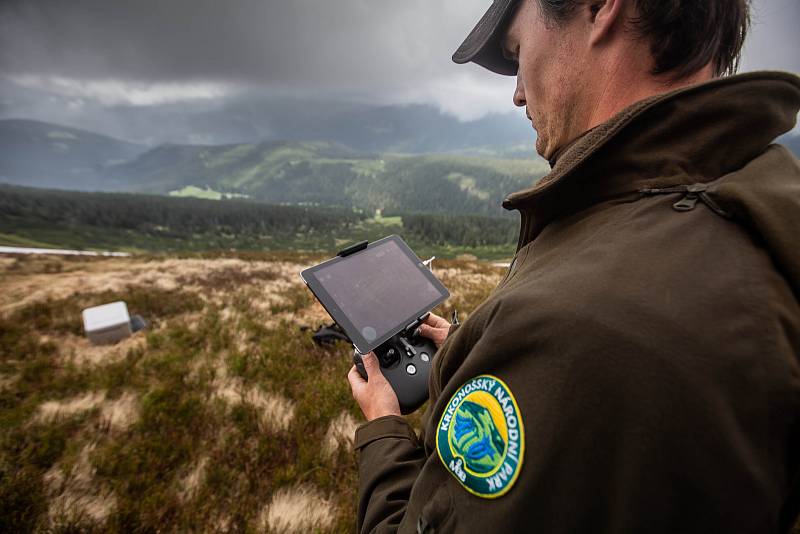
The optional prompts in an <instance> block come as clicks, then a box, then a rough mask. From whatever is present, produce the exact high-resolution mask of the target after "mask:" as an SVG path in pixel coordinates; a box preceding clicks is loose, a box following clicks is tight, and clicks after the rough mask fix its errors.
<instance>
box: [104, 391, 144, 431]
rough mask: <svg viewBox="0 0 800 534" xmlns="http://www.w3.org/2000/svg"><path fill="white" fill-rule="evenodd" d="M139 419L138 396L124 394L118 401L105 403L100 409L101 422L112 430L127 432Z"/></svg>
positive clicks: (128, 393)
mask: <svg viewBox="0 0 800 534" xmlns="http://www.w3.org/2000/svg"><path fill="white" fill-rule="evenodd" d="M138 419H139V403H138V400H137V398H136V395H134V394H133V393H130V392H126V393H123V394H122V396H120V397H119V398H118V399H114V400H109V401H106V402H104V403H103V406H102V408H101V409H100V421H101V424H102V425H103V426H105V425H108V427H109V428H110V429H111V430H117V431H120V430H126V429H127V428H129V427H130V426H131V425H132V424H134V423H135V422H136V421H138Z"/></svg>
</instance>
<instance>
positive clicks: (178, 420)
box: [0, 254, 503, 532]
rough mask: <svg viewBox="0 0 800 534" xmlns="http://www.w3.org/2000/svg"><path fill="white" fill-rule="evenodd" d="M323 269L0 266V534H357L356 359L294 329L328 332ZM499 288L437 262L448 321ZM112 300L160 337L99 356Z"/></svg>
mask: <svg viewBox="0 0 800 534" xmlns="http://www.w3.org/2000/svg"><path fill="white" fill-rule="evenodd" d="M311 261H312V260H311V259H309V258H307V257H304V256H299V255H294V256H292V255H289V254H287V255H283V256H282V257H281V258H279V259H278V260H276V261H266V260H263V259H262V258H260V257H255V256H254V257H250V256H245V257H240V258H214V259H210V258H185V259H179V258H136V257H133V258H111V259H102V260H100V259H94V258H81V259H70V260H69V261H67V260H64V261H62V262H60V263H58V265H55V264H54V263H53V260H52V259H47V260H42V259H37V258H26V259H25V260H24V261H18V260H14V261H9V260H8V259H6V260H5V261H3V262H0V426H2V428H3V429H4V432H3V433H0V502H2V505H0V524H2V525H4V527H5V530H10V531H18V532H24V531H31V530H39V531H49V530H56V531H87V530H103V531H111V532H122V531H131V530H134V531H136V530H140V531H156V530H168V531H198V532H240V531H251V530H253V529H255V530H269V531H270V532H308V531H322V532H346V531H350V530H352V526H353V517H354V511H355V489H356V484H357V478H356V476H357V475H356V471H355V468H354V465H355V464H354V458H353V451H352V442H353V434H354V431H355V427H356V426H357V425H358V424H359V422H360V418H359V416H358V414H359V411H358V409H357V407H356V406H355V404H354V401H353V399H352V396H351V394H350V391H349V388H348V386H347V381H346V378H345V377H346V374H347V370H348V369H349V367H350V352H351V351H350V350H348V348H347V347H346V346H345V345H344V344H341V345H339V346H336V347H330V348H321V347H317V346H315V345H314V344H313V343H312V342H311V339H310V336H309V335H308V334H307V333H301V332H300V330H299V327H300V326H311V327H316V326H318V325H319V324H322V323H328V322H330V318H329V317H328V315H327V313H326V312H325V311H324V309H323V308H322V306H321V305H319V304H318V303H317V302H316V300H315V299H314V298H313V296H312V295H311V294H310V293H309V292H308V290H307V289H306V288H305V286H304V285H303V284H302V281H301V280H300V278H299V276H298V273H299V272H300V270H302V268H303V267H304V266H305V265H308V264H310V263H311ZM502 273H503V270H502V269H497V268H493V267H491V266H487V265H485V264H479V263H474V262H469V261H453V260H448V261H442V262H437V269H436V274H437V275H438V276H440V278H442V279H443V281H444V282H445V284H446V285H447V286H448V287H449V289H450V290H451V293H452V294H453V298H452V299H450V301H448V302H447V303H446V304H445V305H444V306H442V307H440V308H439V309H437V310H435V311H436V312H437V313H439V314H442V315H449V312H450V310H451V309H452V307H453V305H457V306H458V308H459V312H460V313H461V314H462V317H463V316H464V313H465V312H468V311H469V310H470V309H472V308H474V307H475V306H476V305H477V304H478V303H479V302H480V299H482V298H483V296H485V295H486V294H488V292H489V291H491V289H492V288H493V287H494V285H495V284H496V283H497V281H498V280H499V279H500V276H501V275H502ZM112 300H125V301H126V302H128V305H129V309H130V311H131V313H139V314H141V315H143V316H144V317H145V319H147V320H148V321H150V323H151V326H150V328H149V329H148V330H146V331H144V332H140V333H137V334H135V335H134V336H132V337H130V338H128V339H126V340H124V341H122V342H120V343H118V344H116V345H112V346H93V345H91V344H89V343H88V341H87V340H86V339H85V338H84V337H83V335H82V334H83V332H82V325H81V322H80V310H81V309H82V308H84V307H86V306H90V305H95V304H101V303H104V302H110V301H112ZM412 422H417V423H418V418H412ZM9 466H10V467H9ZM9 469H10V470H9Z"/></svg>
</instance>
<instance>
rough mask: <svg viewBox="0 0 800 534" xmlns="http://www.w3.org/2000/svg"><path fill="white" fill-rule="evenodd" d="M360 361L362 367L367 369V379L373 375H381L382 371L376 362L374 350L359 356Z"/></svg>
mask: <svg viewBox="0 0 800 534" xmlns="http://www.w3.org/2000/svg"><path fill="white" fill-rule="evenodd" d="M361 361H362V362H364V369H366V371H367V379H371V378H372V377H373V376H378V375H381V376H382V375H383V373H381V366H380V364H378V357H377V356H375V353H374V352H370V353H369V354H364V355H363V356H361Z"/></svg>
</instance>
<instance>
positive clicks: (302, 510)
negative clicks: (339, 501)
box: [259, 486, 335, 534]
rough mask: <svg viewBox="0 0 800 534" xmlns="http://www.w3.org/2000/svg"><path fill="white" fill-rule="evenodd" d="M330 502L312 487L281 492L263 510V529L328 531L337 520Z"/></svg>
mask: <svg viewBox="0 0 800 534" xmlns="http://www.w3.org/2000/svg"><path fill="white" fill-rule="evenodd" d="M334 515H335V514H334V512H333V506H332V505H331V502H330V501H329V500H328V499H326V498H325V497H323V496H322V494H320V492H319V491H317V490H316V489H314V488H312V487H310V486H296V487H292V488H284V489H280V490H278V491H277V492H276V493H275V495H273V496H272V500H271V501H270V503H269V504H267V506H265V507H264V509H263V510H262V511H261V514H260V521H259V523H260V525H259V526H260V527H261V529H263V530H266V529H269V530H270V531H272V532H285V533H287V534H290V533H295V532H311V531H315V530H317V531H319V530H326V529H328V528H330V527H331V524H332V523H333V519H334Z"/></svg>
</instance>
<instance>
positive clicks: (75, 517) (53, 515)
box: [43, 444, 117, 529]
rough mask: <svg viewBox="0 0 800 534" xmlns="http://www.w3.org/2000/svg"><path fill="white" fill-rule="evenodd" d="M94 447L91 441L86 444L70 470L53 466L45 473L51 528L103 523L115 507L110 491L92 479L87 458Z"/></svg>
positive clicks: (92, 471)
mask: <svg viewBox="0 0 800 534" xmlns="http://www.w3.org/2000/svg"><path fill="white" fill-rule="evenodd" d="M94 448H95V446H94V445H93V444H89V445H86V446H85V447H84V448H83V449H82V450H81V452H80V454H79V455H78V459H77V461H76V462H75V464H74V465H73V466H72V468H71V469H69V472H65V471H64V470H63V468H62V467H59V466H54V467H52V468H51V469H50V470H49V471H47V473H45V474H44V477H43V480H44V483H45V486H46V488H47V493H48V496H49V497H50V505H49V507H48V511H47V516H48V519H49V521H50V527H51V528H56V529H57V528H58V527H59V526H61V525H66V524H74V523H85V522H86V521H87V520H88V521H89V522H92V523H99V524H102V523H103V522H105V520H106V519H107V518H108V516H109V515H110V514H111V512H112V511H113V509H114V507H115V506H116V503H117V499H116V497H115V496H114V494H113V492H112V491H111V490H110V489H109V488H106V487H105V486H103V485H102V484H100V483H98V481H97V480H96V479H95V476H94V475H95V469H94V467H93V466H92V463H91V459H90V458H89V456H90V454H91V453H92V451H93V450H94Z"/></svg>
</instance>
